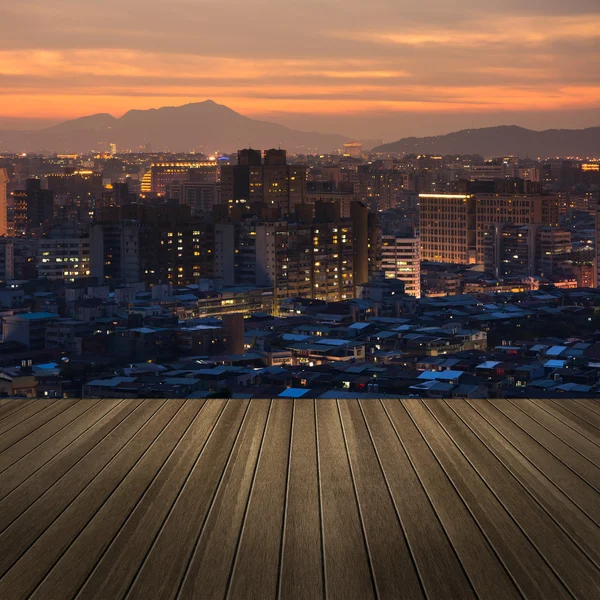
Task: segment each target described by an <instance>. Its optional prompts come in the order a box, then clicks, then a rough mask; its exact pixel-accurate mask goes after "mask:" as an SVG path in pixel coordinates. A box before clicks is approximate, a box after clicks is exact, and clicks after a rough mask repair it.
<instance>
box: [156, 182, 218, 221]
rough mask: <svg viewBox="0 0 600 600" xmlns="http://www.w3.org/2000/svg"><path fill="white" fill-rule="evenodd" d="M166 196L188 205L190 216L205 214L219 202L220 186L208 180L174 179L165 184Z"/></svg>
mask: <svg viewBox="0 0 600 600" xmlns="http://www.w3.org/2000/svg"><path fill="white" fill-rule="evenodd" d="M166 196H167V198H169V199H170V200H176V201H177V202H178V203H179V204H185V205H187V206H189V207H190V209H191V211H192V216H198V215H207V214H210V213H211V212H212V209H213V206H214V205H215V204H220V202H221V186H220V185H219V184H218V183H216V182H210V181H174V182H173V183H170V184H168V185H167V186H166Z"/></svg>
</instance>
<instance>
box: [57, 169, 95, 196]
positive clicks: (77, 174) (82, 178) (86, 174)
mask: <svg viewBox="0 0 600 600" xmlns="http://www.w3.org/2000/svg"><path fill="white" fill-rule="evenodd" d="M46 179H47V182H48V189H49V190H52V191H53V192H54V195H55V197H59V196H60V197H63V198H69V199H80V200H87V199H90V198H100V196H101V195H102V190H103V186H102V173H96V172H94V171H89V170H81V171H72V170H71V171H69V170H67V171H65V172H64V173H51V174H49V175H47V177H46Z"/></svg>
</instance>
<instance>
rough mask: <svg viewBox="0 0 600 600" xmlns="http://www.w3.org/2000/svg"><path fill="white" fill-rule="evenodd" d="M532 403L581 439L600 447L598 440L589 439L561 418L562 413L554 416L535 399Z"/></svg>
mask: <svg viewBox="0 0 600 600" xmlns="http://www.w3.org/2000/svg"><path fill="white" fill-rule="evenodd" d="M531 402H532V404H534V405H535V406H537V407H538V408H539V409H540V410H543V411H544V412H545V413H546V414H548V415H550V416H551V417H552V418H553V419H556V420H557V421H560V422H561V423H562V424H563V425H564V426H565V427H568V428H569V429H570V430H571V431H573V432H574V433H576V434H577V435H580V436H581V437H583V438H585V439H586V440H588V441H589V442H590V443H591V444H594V446H598V447H600V444H599V443H598V441H597V440H594V439H592V438H590V437H588V435H587V434H586V433H585V432H584V431H581V430H579V429H576V428H575V427H573V426H572V425H570V424H569V423H568V422H567V421H565V420H564V419H563V418H561V417H560V416H559V414H560V413H559V414H554V413H553V412H552V411H550V410H548V409H547V408H546V407H545V406H544V405H543V404H540V403H538V402H535V400H534V399H532V401H531ZM592 427H594V426H593V425H592ZM599 433H600V432H599Z"/></svg>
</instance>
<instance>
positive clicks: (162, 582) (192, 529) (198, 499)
mask: <svg viewBox="0 0 600 600" xmlns="http://www.w3.org/2000/svg"><path fill="white" fill-rule="evenodd" d="M248 410H249V401H247V400H230V401H229V402H228V404H227V406H226V407H225V411H224V413H223V416H222V417H221V419H220V420H219V422H218V424H217V427H216V428H215V431H214V432H213V434H212V435H211V437H210V439H209V440H208V443H207V445H206V447H205V449H204V451H203V452H202V454H201V456H200V458H199V460H198V462H197V464H196V465H195V467H194V469H193V470H192V473H191V475H190V477H189V479H188V480H187V481H186V483H185V485H184V487H183V489H182V490H181V492H180V493H179V495H178V497H177V499H176V501H175V503H174V504H173V506H172V508H171V510H170V512H169V514H168V516H167V518H166V520H165V522H164V524H163V525H162V526H161V528H160V530H159V533H158V535H157V536H156V537H155V539H154V540H153V544H152V545H151V547H150V550H148V552H147V553H146V555H145V557H142V558H143V562H142V564H141V567H140V569H139V570H138V572H137V574H136V577H135V578H134V580H133V582H132V584H131V586H130V588H129V591H128V594H127V597H129V598H161V599H162V598H173V597H175V595H176V594H177V590H178V588H179V585H180V582H181V579H182V577H183V576H184V573H185V570H186V566H187V564H188V561H189V557H190V555H191V553H192V551H193V547H194V544H195V543H196V540H197V538H198V536H199V535H200V532H201V530H202V525H203V523H204V521H205V518H206V514H207V512H208V510H209V508H210V505H211V502H212V500H213V498H214V495H215V492H216V489H217V486H218V484H219V481H220V480H221V478H222V475H223V470H224V468H225V465H226V464H227V461H228V459H229V457H230V455H231V453H232V451H233V448H234V444H235V442H236V440H237V439H239V434H240V429H241V427H242V424H243V422H244V418H245V417H246V416H247V411H248Z"/></svg>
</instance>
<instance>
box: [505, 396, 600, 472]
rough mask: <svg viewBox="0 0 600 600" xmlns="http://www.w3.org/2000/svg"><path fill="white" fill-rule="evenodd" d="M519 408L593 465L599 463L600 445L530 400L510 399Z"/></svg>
mask: <svg viewBox="0 0 600 600" xmlns="http://www.w3.org/2000/svg"><path fill="white" fill-rule="evenodd" d="M511 402H512V404H514V405H515V406H516V407H517V408H519V410H521V411H523V412H524V413H525V414H526V415H529V416H530V417H531V418H532V419H533V420H534V421H537V422H538V423H539V424H540V425H541V426H542V427H544V428H545V429H547V430H548V431H549V432H551V433H553V434H554V435H555V436H556V437H557V438H558V439H560V440H561V441H562V442H564V443H565V444H568V445H569V446H571V448H573V449H574V450H575V451H576V452H579V454H581V455H582V456H584V457H585V458H587V459H588V460H589V461H590V462H591V463H593V464H594V465H600V446H597V445H596V444H594V443H593V442H590V440H588V439H587V438H584V437H583V436H581V435H580V434H578V433H577V432H576V431H574V430H573V429H572V428H571V427H568V426H567V425H565V423H564V422H563V421H561V420H560V419H557V418H556V417H555V416H553V415H551V414H549V413H548V412H546V411H545V410H543V409H542V408H540V407H539V406H537V405H536V404H534V403H533V402H531V401H525V402H523V401H520V400H517V401H516V402H514V401H511Z"/></svg>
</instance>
